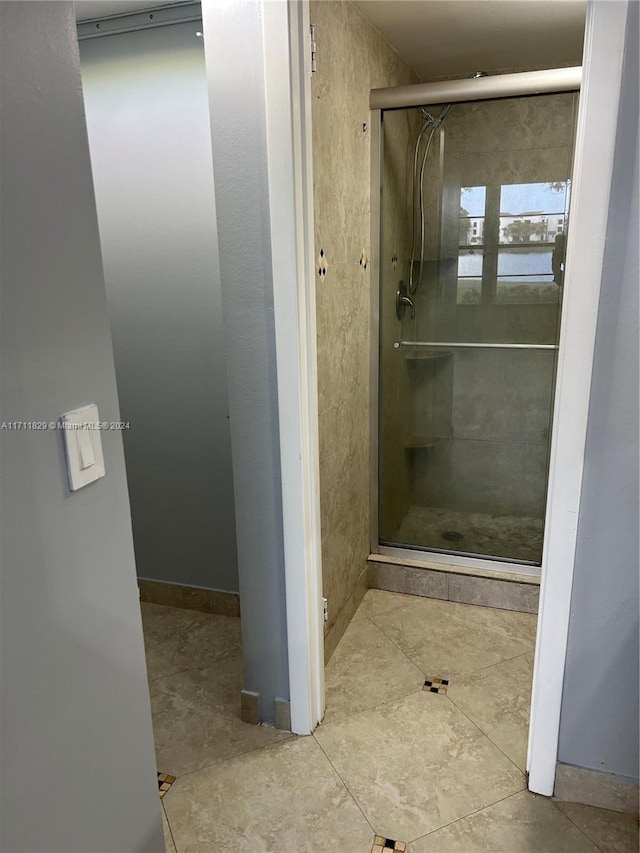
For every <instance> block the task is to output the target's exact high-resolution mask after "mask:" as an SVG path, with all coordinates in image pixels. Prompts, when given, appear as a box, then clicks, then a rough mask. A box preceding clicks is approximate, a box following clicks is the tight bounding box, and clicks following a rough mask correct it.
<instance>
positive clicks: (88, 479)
mask: <svg viewBox="0 0 640 853" xmlns="http://www.w3.org/2000/svg"><path fill="white" fill-rule="evenodd" d="M60 425H61V427H62V437H63V440H64V450H65V455H66V458H67V474H68V476H69V488H70V489H71V491H72V492H75V491H76V490H77V489H81V488H82V487H83V486H87V485H89V483H93V481H94V480H98V479H99V478H100V477H104V474H105V471H104V457H103V455H102V436H101V432H100V417H99V415H98V407H97V406H96V405H94V404H91V405H90V406H83V407H82V408H81V409H74V410H73V411H72V412H65V414H64V415H62V417H61V418H60Z"/></svg>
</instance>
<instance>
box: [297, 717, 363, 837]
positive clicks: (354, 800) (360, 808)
mask: <svg viewBox="0 0 640 853" xmlns="http://www.w3.org/2000/svg"><path fill="white" fill-rule="evenodd" d="M311 737H312V738H313V739H314V740H315V742H316V743H317V744H318V746H319V747H320V749H321V751H322V754H323V755H324V757H325V758H326V759H327V761H328V762H329V764H330V765H331V767H332V768H333V772H334V773H335V774H336V776H337V777H338V779H339V780H340V781H341V782H342V784H343V785H344V789H345V791H346V792H347V794H349V796H350V797H351V799H352V800H353V802H354V803H355V804H356V806H357V808H358V810H359V811H360V814H361V815H362V817H363V818H364V819H365V820H366V822H367V823H368V824H369V827H370V828H371V832H373V834H374V835H377V833H376V831H375V829H374V828H373V825H372V823H371V821H370V820H369V818H368V817H367V816H366V814H365V813H364V810H363V808H362V806H361V805H360V803H359V802H358V801H357V799H356V797H355V795H354V794H353V792H352V790H351V788H350V787H349V786H348V785H347V783H346V782H345V781H344V779H343V778H342V776H341V775H340V773H338V770H337V769H336V766H335V764H334V763H333V761H332V760H331V759H330V758H329V756H328V755H327V753H326V752H325V750H324V748H323V746H322V744H321V743H320V741H319V740H318V738H317V737H316V736H315V733H313V732H312V733H311Z"/></svg>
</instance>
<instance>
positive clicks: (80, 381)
mask: <svg viewBox="0 0 640 853" xmlns="http://www.w3.org/2000/svg"><path fill="white" fill-rule="evenodd" d="M0 18H1V27H0V29H1V32H2V43H1V53H0V57H1V68H0V70H1V75H0V76H1V79H2V95H1V100H2V116H1V118H2V125H1V127H2V140H1V141H2V146H1V152H2V160H1V169H0V174H1V175H2V184H1V188H0V192H1V196H0V204H1V208H2V271H1V272H2V276H1V282H2V415H1V418H2V420H5V421H14V420H16V421H23V420H26V421H30V420H38V421H40V420H43V421H52V420H53V421H55V420H56V419H57V418H58V416H59V415H60V414H61V413H62V412H64V411H67V410H69V409H72V408H76V407H78V406H80V405H83V404H86V403H90V402H95V403H97V405H98V408H99V412H100V415H101V418H102V419H103V420H108V421H111V420H118V418H119V411H118V400H117V395H116V382H115V373H114V367H113V356H112V350H111V339H110V335H109V324H108V317H107V305H106V300H105V291H104V279H103V273H102V266H101V262H100V246H99V240H98V225H97V220H96V210H95V202H94V196H93V187H92V180H91V167H90V163H89V148H88V142H87V134H86V127H85V118H84V112H83V104H82V94H81V85H80V68H79V61H78V55H77V45H76V41H75V38H76V36H75V21H74V11H73V4H72V3H46V2H45V3H30V2H19V3H7V2H3V3H0ZM0 437H1V440H2V475H1V478H2V485H3V490H2V519H3V530H2V578H1V582H2V596H1V605H2V608H1V611H0V615H1V639H0V647H1V648H2V661H1V663H2V670H1V685H0V696H1V702H2V707H1V723H2V730H1V739H2V761H1V773H2V784H1V785H0V790H1V797H2V799H1V809H2V813H1V817H0V849H2V850H3V851H7V853H18V851H30V853H33V851H43V853H89V851H104V853H131V851H160V850H164V844H163V838H162V825H161V820H160V807H159V800H158V794H157V785H156V779H155V772H156V768H155V760H154V751H153V739H152V732H151V713H150V707H149V695H148V690H147V683H146V671H145V659H144V649H143V642H142V627H141V622H140V610H139V606H138V596H137V589H136V577H135V565H134V555H133V543H132V539H131V519H130V513H129V500H128V497H127V484H126V478H125V467H124V456H123V450H122V438H121V435H120V434H119V433H117V432H103V433H102V439H103V446H104V457H105V464H106V476H105V477H104V478H103V479H101V480H98V481H97V482H95V483H93V484H91V485H90V486H87V487H85V488H84V489H82V490H81V491H78V492H76V493H73V494H72V493H70V492H69V491H68V488H67V482H66V473H65V464H64V458H63V452H62V441H61V435H60V433H59V432H57V431H56V430H47V431H17V432H13V431H2V432H0Z"/></svg>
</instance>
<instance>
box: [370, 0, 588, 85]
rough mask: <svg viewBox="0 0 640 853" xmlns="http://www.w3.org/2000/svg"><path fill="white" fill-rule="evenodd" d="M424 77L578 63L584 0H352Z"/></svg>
mask: <svg viewBox="0 0 640 853" xmlns="http://www.w3.org/2000/svg"><path fill="white" fill-rule="evenodd" d="M354 3H355V5H356V6H357V8H358V9H359V10H360V11H361V12H362V14H363V15H364V16H365V17H366V18H368V19H369V21H370V22H371V23H372V24H373V25H374V26H375V27H376V28H377V29H378V30H380V32H381V33H383V35H384V36H386V38H387V39H388V41H390V42H391V44H392V45H393V46H394V47H395V49H396V50H397V51H398V53H399V54H400V56H401V57H402V59H404V60H405V62H406V63H407V64H408V65H409V66H410V67H411V68H413V70H414V71H415V72H416V74H417V75H418V76H419V77H420V78H421V79H422V80H424V81H431V80H439V79H446V78H450V77H462V76H466V75H469V74H472V73H473V72H474V71H488V72H496V71H531V70H534V69H542V68H556V67H561V66H566V65H580V64H581V62H582V41H583V36H584V22H585V15H586V8H587V4H586V0H354Z"/></svg>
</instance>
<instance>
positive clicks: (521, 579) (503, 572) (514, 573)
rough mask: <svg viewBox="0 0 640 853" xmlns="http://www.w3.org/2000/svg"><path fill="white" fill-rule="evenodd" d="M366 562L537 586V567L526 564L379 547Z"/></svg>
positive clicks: (538, 575)
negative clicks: (371, 561) (392, 564)
mask: <svg viewBox="0 0 640 853" xmlns="http://www.w3.org/2000/svg"><path fill="white" fill-rule="evenodd" d="M369 560H373V561H376V560H377V561H378V562H382V563H394V564H396V565H399V566H413V567H415V568H423V569H432V570H433V571H435V572H452V573H454V574H460V575H473V576H474V577H478V578H493V579H494V580H502V581H512V582H518V583H529V584H537V585H538V586H539V585H540V567H539V566H532V565H528V564H526V563H514V562H507V561H501V560H490V559H478V558H475V557H466V556H461V557H458V556H456V555H455V554H438V553H434V552H431V551H420V550H417V549H412V548H397V547H394V546H392V545H380V547H379V549H378V553H377V554H371V555H370V556H369Z"/></svg>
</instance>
